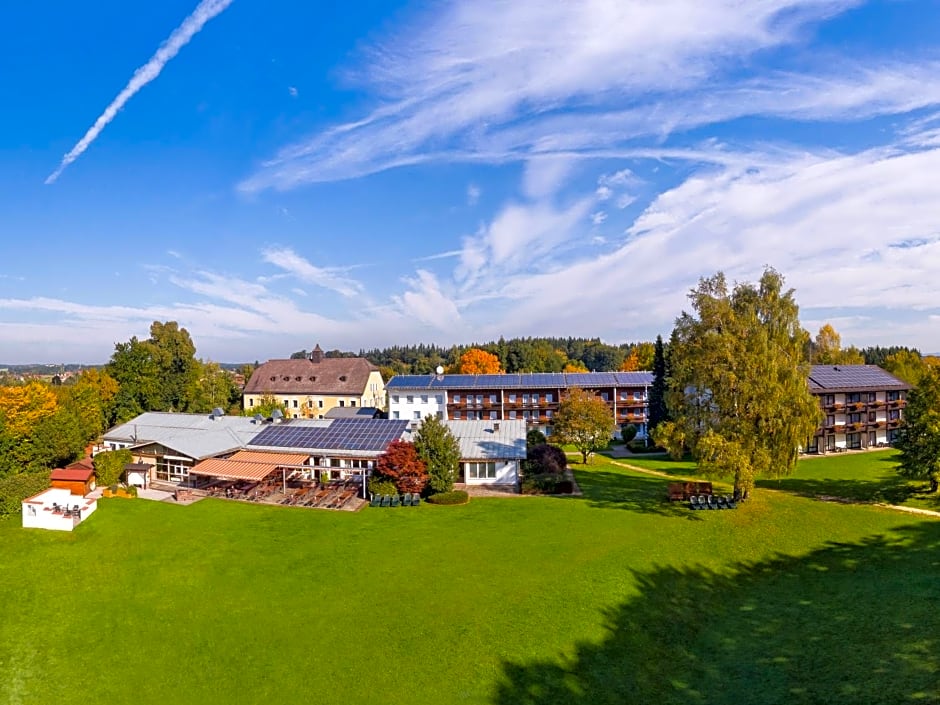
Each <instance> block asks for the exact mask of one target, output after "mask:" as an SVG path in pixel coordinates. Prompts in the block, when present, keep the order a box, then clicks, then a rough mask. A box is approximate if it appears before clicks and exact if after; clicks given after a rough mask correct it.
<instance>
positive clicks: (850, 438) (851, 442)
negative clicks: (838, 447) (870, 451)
mask: <svg viewBox="0 0 940 705" xmlns="http://www.w3.org/2000/svg"><path fill="white" fill-rule="evenodd" d="M845 445H846V446H847V447H848V448H849V449H850V450H858V449H859V448H861V447H862V434H861V433H849V434H847V435H846V437H845Z"/></svg>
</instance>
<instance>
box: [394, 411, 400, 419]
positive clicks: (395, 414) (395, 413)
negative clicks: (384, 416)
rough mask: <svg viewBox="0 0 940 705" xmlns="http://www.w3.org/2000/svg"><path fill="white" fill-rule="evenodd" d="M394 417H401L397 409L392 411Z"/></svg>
mask: <svg viewBox="0 0 940 705" xmlns="http://www.w3.org/2000/svg"><path fill="white" fill-rule="evenodd" d="M392 418H393V419H397V418H399V415H398V412H397V411H393V412H392Z"/></svg>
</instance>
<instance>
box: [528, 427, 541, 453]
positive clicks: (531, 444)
mask: <svg viewBox="0 0 940 705" xmlns="http://www.w3.org/2000/svg"><path fill="white" fill-rule="evenodd" d="M545 442H546V438H545V434H544V433H542V432H541V431H539V430H538V429H537V428H533V429H532V430H531V431H529V432H528V433H527V434H525V447H526V450H531V449H532V448H535V446H540V445H542V444H543V443H545Z"/></svg>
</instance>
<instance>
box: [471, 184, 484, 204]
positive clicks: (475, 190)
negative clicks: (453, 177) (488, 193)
mask: <svg viewBox="0 0 940 705" xmlns="http://www.w3.org/2000/svg"><path fill="white" fill-rule="evenodd" d="M482 193H483V192H482V191H481V190H480V187H479V186H477V185H476V184H469V185H468V186H467V205H468V206H475V205H476V204H477V203H479V201H480V195H481V194H482Z"/></svg>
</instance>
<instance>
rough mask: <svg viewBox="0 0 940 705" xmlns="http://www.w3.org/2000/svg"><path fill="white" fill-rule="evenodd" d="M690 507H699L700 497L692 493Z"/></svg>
mask: <svg viewBox="0 0 940 705" xmlns="http://www.w3.org/2000/svg"><path fill="white" fill-rule="evenodd" d="M689 509H698V497H697V496H695V495H692V496H691V497H689Z"/></svg>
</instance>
